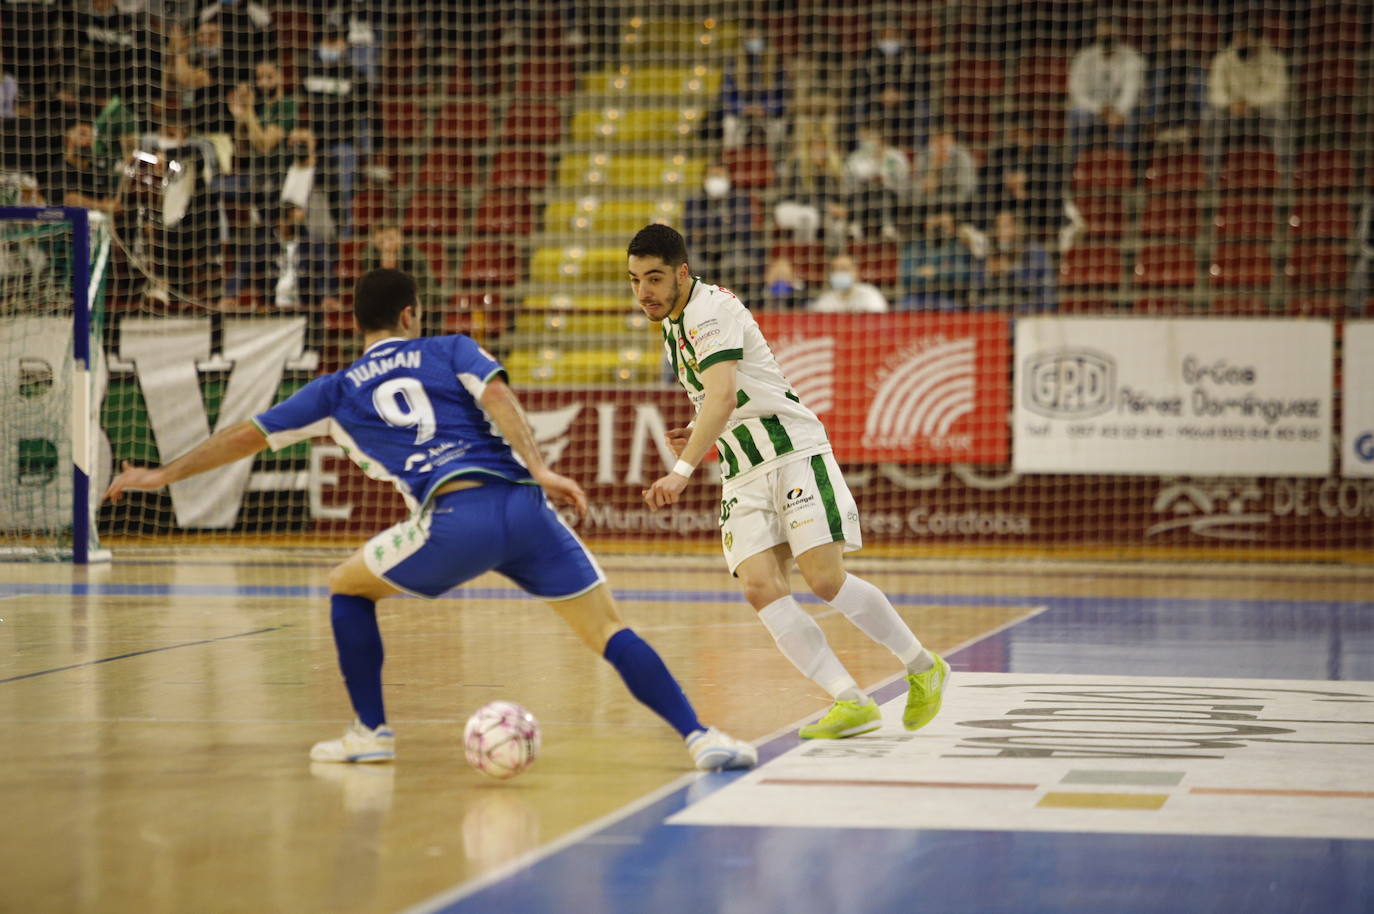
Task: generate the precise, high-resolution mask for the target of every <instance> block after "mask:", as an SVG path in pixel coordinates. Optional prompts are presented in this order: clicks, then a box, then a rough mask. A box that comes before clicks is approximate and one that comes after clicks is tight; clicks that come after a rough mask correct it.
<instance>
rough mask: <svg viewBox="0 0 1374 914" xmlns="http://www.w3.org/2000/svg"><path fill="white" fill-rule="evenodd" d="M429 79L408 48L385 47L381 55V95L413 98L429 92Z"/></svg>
mask: <svg viewBox="0 0 1374 914" xmlns="http://www.w3.org/2000/svg"><path fill="white" fill-rule="evenodd" d="M430 85H431V80H430V79H429V78H428V77H427V76H426V75H425V74H424V72H423V71H422V68H421V67H420V58H419V56H418V55H416V54H415V52H414V51H412V50H409V49H397V48H387V49H386V52H385V54H384V55H383V57H382V84H381V90H382V96H383V97H390V98H401V99H405V98H409V99H414V98H416V97H419V96H424V95H428V94H429V90H430Z"/></svg>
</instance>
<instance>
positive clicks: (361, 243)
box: [338, 238, 368, 283]
mask: <svg viewBox="0 0 1374 914" xmlns="http://www.w3.org/2000/svg"><path fill="white" fill-rule="evenodd" d="M367 245H368V241H367V239H366V238H342V239H340V240H339V265H338V276H339V279H341V280H343V281H344V282H345V283H351V282H353V281H354V280H355V279H357V278H358V277H359V276H361V275H363V255H364V254H365V253H366V251H367Z"/></svg>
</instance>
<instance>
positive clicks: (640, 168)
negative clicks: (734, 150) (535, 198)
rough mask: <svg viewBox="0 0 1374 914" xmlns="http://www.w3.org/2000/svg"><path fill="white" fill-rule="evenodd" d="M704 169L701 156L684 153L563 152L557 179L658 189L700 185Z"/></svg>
mask: <svg viewBox="0 0 1374 914" xmlns="http://www.w3.org/2000/svg"><path fill="white" fill-rule="evenodd" d="M705 171H706V162H705V160H703V159H696V158H688V157H687V156H685V155H673V156H640V155H611V154H610V153H604V152H599V153H594V154H592V155H565V156H563V158H562V159H561V160H560V161H559V163H558V183H559V185H560V186H562V187H578V188H588V187H592V188H595V187H639V188H652V189H653V190H655V191H659V192H661V191H662V190H663V189H664V188H665V187H668V188H676V187H687V188H691V189H693V190H695V189H696V188H698V187H700V186H701V181H702V178H703V176H704V174H705Z"/></svg>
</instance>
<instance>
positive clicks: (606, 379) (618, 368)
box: [505, 346, 662, 385]
mask: <svg viewBox="0 0 1374 914" xmlns="http://www.w3.org/2000/svg"><path fill="white" fill-rule="evenodd" d="M505 365H506V371H507V372H508V373H509V374H510V377H511V381H512V382H514V383H515V384H559V385H565V384H623V383H626V382H641V383H642V382H646V381H652V380H654V379H655V378H656V377H657V376H658V374H659V372H660V370H661V366H662V351H661V350H655V349H653V348H651V347H648V346H643V347H636V346H627V347H623V348H620V349H560V348H558V347H555V346H545V347H541V348H538V349H516V350H514V351H512V352H511V354H510V356H509V357H508V358H507V359H506V362H505Z"/></svg>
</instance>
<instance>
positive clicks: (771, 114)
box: [720, 23, 787, 149]
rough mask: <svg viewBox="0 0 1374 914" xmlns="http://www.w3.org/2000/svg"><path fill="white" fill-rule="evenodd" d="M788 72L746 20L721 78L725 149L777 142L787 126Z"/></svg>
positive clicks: (755, 26)
mask: <svg viewBox="0 0 1374 914" xmlns="http://www.w3.org/2000/svg"><path fill="white" fill-rule="evenodd" d="M786 106H787V76H786V73H785V71H784V70H783V66H782V61H781V60H780V59H779V58H778V56H777V54H775V53H774V52H773V50H772V49H771V48H769V47H768V41H767V39H766V38H764V35H763V30H762V29H760V28H759V26H758V25H757V24H755V23H748V24H746V25H745V26H744V28H743V29H742V30H741V32H740V52H739V54H737V55H736V56H735V59H734V60H733V61H732V62H731V63H730V65H729V66H727V67H726V70H725V76H724V77H723V79H722V80H721V88H720V107H721V131H722V137H721V139H722V142H723V143H724V145H725V148H726V149H731V148H734V147H737V146H741V145H745V144H746V143H753V142H761V141H764V142H767V143H769V144H770V145H772V146H775V147H776V146H777V145H779V143H780V142H781V141H782V138H783V135H784V134H785V132H786V130H787V122H786V120H785V119H784V117H783V115H784V114H785V113H786Z"/></svg>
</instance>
